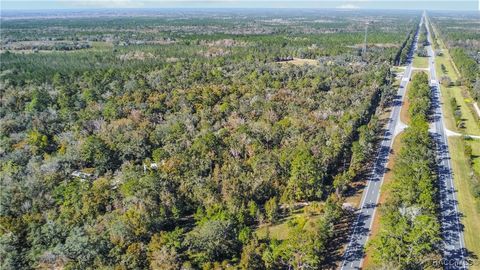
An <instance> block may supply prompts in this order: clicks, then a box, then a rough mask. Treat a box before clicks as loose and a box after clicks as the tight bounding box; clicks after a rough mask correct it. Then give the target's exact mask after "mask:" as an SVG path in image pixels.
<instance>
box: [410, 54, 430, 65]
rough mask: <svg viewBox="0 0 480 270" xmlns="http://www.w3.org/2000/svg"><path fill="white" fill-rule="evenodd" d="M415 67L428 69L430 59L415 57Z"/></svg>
mask: <svg viewBox="0 0 480 270" xmlns="http://www.w3.org/2000/svg"><path fill="white" fill-rule="evenodd" d="M413 67H416V68H428V57H420V56H418V55H415V57H413Z"/></svg>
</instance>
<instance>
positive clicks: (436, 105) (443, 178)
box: [424, 15, 467, 269]
mask: <svg viewBox="0 0 480 270" xmlns="http://www.w3.org/2000/svg"><path fill="white" fill-rule="evenodd" d="M424 16H425V22H426V25H429V20H428V18H427V17H426V15H424ZM427 31H428V36H427V40H428V42H429V43H430V44H432V38H431V34H430V29H429V28H427ZM426 49H427V51H428V55H429V59H428V64H429V68H430V87H431V89H432V91H433V99H432V107H433V121H434V133H433V134H432V135H433V138H434V140H435V143H436V148H437V149H436V150H437V164H438V178H439V190H440V221H441V224H442V227H441V228H442V238H443V242H444V246H443V259H444V263H443V264H444V265H443V266H444V268H445V269H467V266H466V261H465V259H466V257H465V254H466V250H465V242H464V238H463V228H462V225H461V223H460V219H459V211H458V206H457V205H458V203H457V199H456V190H455V186H454V184H453V177H452V167H451V164H450V153H449V151H448V143H447V136H446V134H445V125H444V122H443V112H442V103H441V93H440V86H439V84H438V80H437V76H436V73H435V52H434V51H433V49H432V47H431V46H430V45H428V46H426Z"/></svg>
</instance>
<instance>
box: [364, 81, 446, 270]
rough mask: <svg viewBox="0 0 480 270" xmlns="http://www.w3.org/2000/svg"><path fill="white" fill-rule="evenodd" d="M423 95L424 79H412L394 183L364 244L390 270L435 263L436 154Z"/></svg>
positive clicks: (437, 226) (437, 242)
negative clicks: (374, 232)
mask: <svg viewBox="0 0 480 270" xmlns="http://www.w3.org/2000/svg"><path fill="white" fill-rule="evenodd" d="M428 89H429V86H428V75H427V74H426V73H424V72H422V73H419V74H416V75H415V76H414V77H413V80H412V86H411V87H410V90H409V98H410V102H411V104H412V105H413V104H415V105H414V108H415V109H411V110H410V111H409V114H410V116H411V117H412V120H411V123H410V126H409V127H408V128H407V129H406V130H405V132H404V133H403V134H402V135H401V136H402V138H401V143H402V144H401V145H402V146H401V149H400V151H399V152H398V154H397V156H396V158H395V161H394V162H395V165H394V167H393V181H392V183H391V185H390V186H389V187H388V197H387V199H386V202H385V204H384V205H383V206H382V207H381V213H382V214H381V218H380V223H381V228H380V231H379V233H378V235H377V236H376V237H375V238H374V239H373V240H372V241H371V242H370V243H369V248H371V249H372V252H373V253H372V254H373V255H372V256H373V259H374V262H375V263H376V264H379V265H382V266H384V267H388V268H392V269H399V268H400V269H417V268H425V267H428V266H429V265H430V266H431V261H432V259H434V258H437V259H438V258H439V257H440V254H439V252H438V250H439V245H440V242H441V238H440V223H439V220H438V218H437V196H436V193H437V192H436V191H437V189H436V181H437V177H436V173H435V171H436V170H435V166H436V165H435V158H434V157H435V153H434V150H433V149H434V145H433V142H432V139H431V137H430V135H429V133H428V122H427V120H426V117H427V114H426V112H427V111H428V110H429V108H430V102H427V100H428V99H429V98H430V94H429V93H430V91H427V90H428Z"/></svg>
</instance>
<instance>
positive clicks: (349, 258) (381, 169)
mask: <svg viewBox="0 0 480 270" xmlns="http://www.w3.org/2000/svg"><path fill="white" fill-rule="evenodd" d="M422 24H423V17H422V19H421V21H420V24H419V27H418V29H417V32H416V33H415V37H414V46H413V47H412V48H411V50H410V52H409V53H408V59H407V66H406V69H405V73H404V75H403V78H402V81H401V82H400V86H399V88H398V91H397V95H396V96H395V99H394V101H393V103H392V106H391V107H392V111H391V114H390V118H389V119H388V123H387V130H386V132H385V134H384V136H383V138H382V143H381V144H380V149H379V151H378V155H377V159H376V160H375V163H374V166H373V170H372V172H371V175H370V177H369V179H368V180H367V187H366V188H365V190H364V191H363V195H362V200H361V202H360V209H359V210H358V212H357V215H358V216H357V219H356V221H355V222H354V224H353V226H352V232H351V237H350V241H349V243H348V246H347V248H346V250H345V253H344V255H343V261H342V265H341V268H340V269H342V270H343V269H360V268H361V267H362V264H363V258H364V256H365V254H364V246H365V244H366V243H367V241H368V238H369V236H370V231H371V229H372V224H373V219H374V217H375V212H376V210H377V205H378V200H379V198H380V187H381V186H382V183H383V178H384V175H385V172H386V168H387V163H388V157H389V154H390V150H391V148H392V144H393V139H394V137H395V135H396V133H397V132H395V131H396V130H397V129H398V126H400V123H401V121H400V111H401V109H402V103H403V99H404V96H405V89H406V87H407V84H408V82H409V81H410V77H411V75H412V59H413V54H414V52H415V49H416V48H417V42H418V33H419V31H418V30H419V29H420V28H421V25H422Z"/></svg>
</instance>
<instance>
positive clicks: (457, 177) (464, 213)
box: [448, 137, 480, 269]
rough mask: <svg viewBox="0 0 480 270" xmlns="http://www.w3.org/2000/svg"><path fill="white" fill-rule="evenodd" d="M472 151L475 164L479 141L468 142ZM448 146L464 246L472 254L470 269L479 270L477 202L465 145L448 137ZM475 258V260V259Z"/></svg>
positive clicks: (479, 243) (479, 148)
mask: <svg viewBox="0 0 480 270" xmlns="http://www.w3.org/2000/svg"><path fill="white" fill-rule="evenodd" d="M469 143H470V144H471V145H472V150H474V155H476V156H477V158H475V160H476V161H475V162H479V161H478V159H479V157H478V156H479V155H480V141H478V140H476V141H470V142H469ZM448 145H449V150H450V155H451V159H452V169H453V176H454V181H455V187H456V188H457V190H458V192H457V200H458V205H459V207H460V212H461V223H462V224H463V225H464V231H463V233H464V238H465V245H466V247H467V249H468V251H469V252H471V253H473V256H472V257H473V259H474V260H473V265H472V266H470V269H480V241H479V237H478V234H479V232H480V213H479V212H478V211H477V207H478V203H479V202H478V201H477V200H475V197H474V196H473V195H472V192H471V191H472V190H471V189H472V184H471V181H470V173H471V168H470V167H469V165H468V163H469V161H468V159H467V157H466V156H465V154H464V151H465V143H464V142H463V138H460V137H449V138H448ZM475 257H476V258H475Z"/></svg>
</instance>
